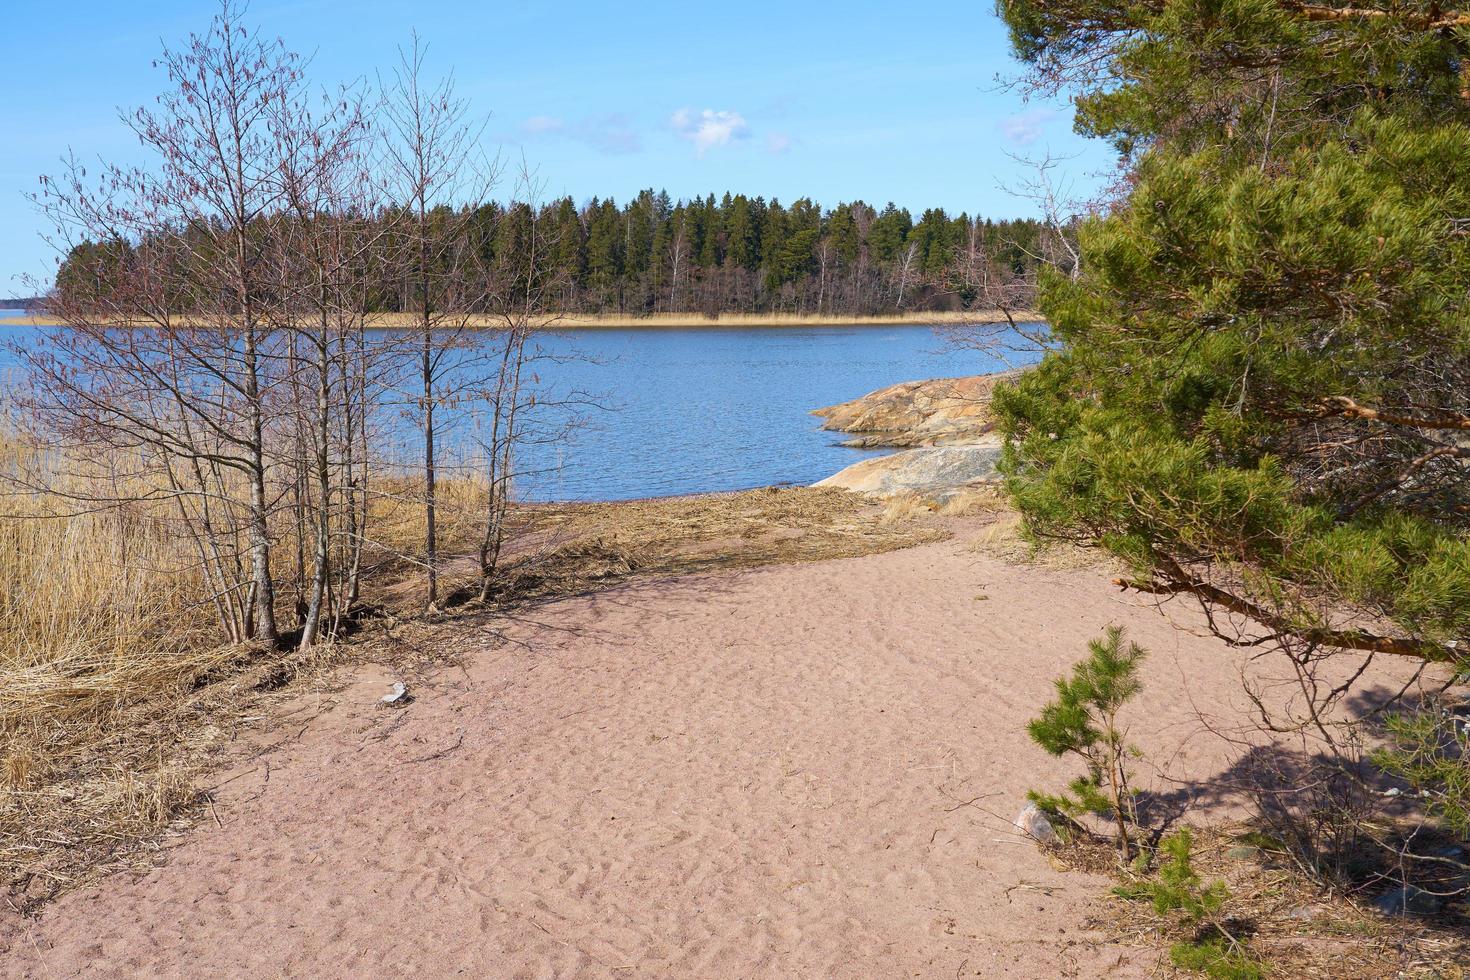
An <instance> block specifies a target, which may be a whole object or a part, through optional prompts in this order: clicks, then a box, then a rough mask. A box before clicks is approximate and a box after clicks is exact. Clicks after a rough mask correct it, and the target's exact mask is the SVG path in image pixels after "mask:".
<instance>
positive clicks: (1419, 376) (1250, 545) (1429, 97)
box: [996, 0, 1470, 665]
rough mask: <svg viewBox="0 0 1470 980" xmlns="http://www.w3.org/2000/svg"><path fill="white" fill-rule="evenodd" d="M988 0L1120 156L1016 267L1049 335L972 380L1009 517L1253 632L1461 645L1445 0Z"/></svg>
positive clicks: (1402, 649) (1454, 70)
mask: <svg viewBox="0 0 1470 980" xmlns="http://www.w3.org/2000/svg"><path fill="white" fill-rule="evenodd" d="M1000 6H1001V11H1002V13H1003V15H1004V16H1005V18H1006V20H1007V21H1008V22H1009V24H1010V26H1011V29H1012V37H1013V41H1014V44H1015V48H1016V50H1017V52H1018V53H1019V54H1020V55H1021V57H1022V58H1023V59H1024V60H1026V61H1027V62H1029V63H1030V64H1031V66H1032V68H1033V76H1032V81H1033V82H1034V83H1035V84H1037V85H1038V86H1040V87H1043V88H1048V87H1049V88H1052V89H1059V88H1068V87H1071V88H1073V89H1075V90H1077V105H1078V126H1079V127H1080V128H1081V129H1082V130H1083V131H1086V132H1090V133H1093V134H1095V135H1098V136H1102V137H1105V138H1107V139H1110V140H1111V141H1113V143H1114V144H1115V145H1116V146H1117V148H1118V149H1119V151H1120V152H1121V153H1123V154H1124V158H1125V161H1126V162H1127V163H1128V165H1129V166H1130V167H1131V173H1130V175H1129V184H1130V186H1131V191H1130V193H1129V195H1128V197H1127V199H1126V201H1124V202H1123V203H1122V204H1121V205H1120V206H1118V207H1117V208H1116V209H1115V210H1114V211H1113V213H1111V214H1110V215H1108V216H1107V217H1105V218H1101V219H1098V220H1094V221H1092V222H1089V223H1088V224H1087V225H1086V226H1085V227H1084V228H1083V229H1082V233H1081V243H1082V248H1083V253H1084V258H1083V272H1082V274H1081V276H1080V278H1078V279H1077V280H1076V281H1075V282H1073V281H1070V280H1068V279H1064V278H1061V277H1058V276H1054V275H1053V276H1050V277H1048V279H1047V281H1046V282H1045V284H1044V288H1043V295H1042V300H1041V305H1042V309H1043V311H1044V312H1045V313H1046V314H1047V315H1048V317H1049V319H1050V322H1051V324H1052V329H1053V330H1054V332H1055V335H1056V337H1057V339H1058V340H1059V342H1060V344H1061V347H1060V349H1059V350H1057V351H1056V352H1054V353H1052V354H1049V355H1048V356H1047V358H1046V359H1045V361H1044V362H1043V364H1042V365H1041V366H1040V368H1039V369H1037V370H1035V371H1033V372H1030V373H1029V374H1028V375H1027V376H1026V377H1025V378H1024V379H1023V380H1021V381H1020V382H1019V383H1018V384H1016V385H1015V386H1013V387H1011V388H1009V389H1007V390H1005V391H1003V392H1001V393H1000V394H998V396H997V399H996V405H997V408H998V410H999V411H1000V413H1001V414H1002V416H1003V420H1004V425H1005V427H1006V430H1007V431H1008V433H1009V435H1010V436H1011V438H1012V440H1013V442H1012V447H1011V449H1010V450H1009V451H1008V454H1007V458H1006V460H1005V462H1004V469H1005V471H1006V472H1007V474H1008V476H1009V486H1010V488H1011V490H1012V491H1013V493H1014V495H1015V498H1016V500H1017V501H1018V503H1019V505H1020V507H1021V509H1022V511H1023V513H1024V514H1025V516H1026V519H1027V521H1028V526H1029V527H1030V528H1031V529H1032V531H1033V532H1035V533H1037V534H1040V535H1056V536H1064V537H1070V538H1076V539H1082V540H1086V541H1092V542H1098V543H1101V544H1102V545H1104V546H1106V547H1108V548H1109V549H1111V550H1113V551H1114V552H1116V553H1117V554H1119V555H1120V556H1122V557H1123V558H1125V559H1126V560H1127V561H1128V562H1130V563H1131V564H1132V566H1133V567H1134V570H1135V579H1134V581H1133V584H1135V585H1138V586H1139V587H1142V588H1145V589H1149V590H1152V591H1155V592H1159V593H1179V592H1185V593H1190V594H1193V595H1195V596H1198V597H1199V598H1200V599H1201V600H1202V601H1204V602H1205V603H1206V604H1207V605H1210V606H1212V607H1215V608H1217V609H1221V608H1223V609H1225V610H1229V611H1230V612H1231V613H1233V614H1235V615H1234V616H1233V617H1225V618H1226V619H1234V620H1235V621H1236V622H1240V621H1242V620H1248V621H1251V622H1253V623H1254V624H1255V627H1256V629H1255V630H1254V632H1253V638H1254V639H1257V640H1272V639H1275V640H1279V641H1281V642H1285V643H1290V644H1293V645H1295V646H1296V648H1298V649H1301V648H1304V647H1313V648H1315V647H1324V648H1357V649H1363V650H1374V651H1381V652H1387V653H1393V654H1403V655H1406V656H1410V657H1414V658H1423V659H1429V660H1446V661H1457V662H1459V663H1461V664H1462V665H1463V664H1464V663H1465V651H1466V650H1467V649H1470V539H1467V529H1470V445H1467V443H1466V440H1465V435H1466V433H1467V432H1470V395H1467V393H1470V306H1467V297H1466V290H1465V283H1466V282H1467V281H1470V237H1467V234H1466V232H1467V230H1470V228H1467V225H1470V221H1467V219H1470V126H1467V121H1470V102H1467V96H1470V92H1467V91H1466V85H1465V82H1466V70H1467V66H1470V16H1467V15H1464V14H1457V13H1450V12H1446V11H1443V10H1442V8H1440V7H1439V6H1438V5H1434V4H1428V3H1414V2H1410V3H1386V2H1385V3H1367V4H1363V5H1358V6H1355V7H1351V8H1349V7H1338V6H1332V5H1317V4H1300V3H1296V2H1293V0H1227V2H1223V3H1209V4H1204V5H1202V6H1200V5H1195V4H1185V5H1183V6H1181V5H1179V4H1173V3H1170V4H1154V3H1150V4H1125V3H1115V2H1105V0H1066V2H1062V3H1054V2H1042V0H1002V3H1001V5H1000ZM1196 6H1199V9H1194V8H1195V7H1196ZM1185 7H1188V8H1190V9H1189V10H1186V9H1185ZM1353 610H1362V611H1364V612H1366V613H1370V614H1371V616H1372V618H1373V619H1374V620H1376V621H1377V623H1374V624H1368V623H1365V621H1364V619H1362V618H1358V617H1354V616H1353V615H1352V612H1353ZM1385 620H1386V621H1389V622H1390V623H1391V624H1393V628H1392V629H1383V628H1382V627H1381V626H1379V625H1377V624H1378V623H1382V622H1383V621H1385ZM1216 621H1217V622H1219V621H1220V620H1218V619H1217V620H1216ZM1370 627H1371V628H1370ZM1231 638H1232V639H1240V637H1239V636H1234V635H1232V637H1231Z"/></svg>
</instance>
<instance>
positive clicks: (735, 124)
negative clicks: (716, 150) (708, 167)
mask: <svg viewBox="0 0 1470 980" xmlns="http://www.w3.org/2000/svg"><path fill="white" fill-rule="evenodd" d="M669 125H670V126H672V127H673V129H674V132H676V133H678V134H679V135H680V136H682V137H683V138H684V139H686V140H689V141H690V142H691V143H693V144H694V151H695V152H696V153H697V154H698V155H699V156H704V155H705V153H706V152H708V151H709V150H710V149H712V148H713V147H716V146H726V145H727V144H729V143H730V142H732V141H733V140H743V139H746V138H747V137H749V136H750V126H749V125H748V124H747V123H746V122H745V117H744V116H742V115H741V114H740V113H738V112H730V111H727V110H723V109H722V110H719V111H716V110H714V109H704V110H701V111H700V112H697V113H696V112H695V111H694V110H693V109H680V110H679V111H677V112H675V113H674V114H673V115H672V116H670V117H669Z"/></svg>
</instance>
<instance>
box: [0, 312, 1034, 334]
mask: <svg viewBox="0 0 1470 980" xmlns="http://www.w3.org/2000/svg"><path fill="white" fill-rule="evenodd" d="M1012 316H1014V317H1015V319H1016V321H1017V322H1025V323H1038V322H1041V321H1042V320H1044V319H1045V318H1044V317H1043V316H1042V315H1041V314H1040V313H1037V312H1035V311H1014V312H1013V313H1012ZM177 319H178V320H179V322H181V323H187V322H189V318H188V317H179V318H177ZM1005 320H1006V316H1005V314H1004V313H1001V312H999V311H998V310H971V311H969V312H956V311H950V310H935V311H932V312H928V313H886V314H885V313H874V314H870V315H868V316H837V315H834V314H825V313H824V314H822V315H820V316H818V315H816V314H799V313H721V314H719V315H718V316H706V315H705V314H703V313H653V314H649V315H648V316H620V315H618V314H615V313H566V314H551V315H548V316H545V317H543V318H542V319H541V321H540V324H539V325H540V326H542V327H544V328H546V329H550V330H597V329H619V328H627V327H639V328H644V329H647V328H660V329H668V330H681V329H689V328H690V327H859V326H892V325H894V324H915V325H921V326H922V325H941V324H966V323H1003V322H1005ZM47 322H48V321H47V320H45V319H43V318H41V317H39V316H12V317H0V326H17V327H19V326H41V325H45V324H46V323H47ZM369 322H370V323H371V325H372V326H374V327H383V328H393V329H399V328H404V327H412V326H416V325H417V324H418V315H417V314H414V313H377V314H374V315H372V316H371V317H369ZM503 323H504V321H503V320H501V319H499V318H496V317H471V318H470V325H471V326H480V327H497V326H501V325H503Z"/></svg>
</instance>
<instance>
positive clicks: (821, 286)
mask: <svg viewBox="0 0 1470 980" xmlns="http://www.w3.org/2000/svg"><path fill="white" fill-rule="evenodd" d="M439 218H440V219H441V220H444V221H445V222H446V223H447V224H453V225H454V226H456V228H457V229H459V230H460V232H461V233H462V234H464V235H465V236H466V237H467V242H466V245H467V247H468V248H470V249H472V250H473V251H474V252H475V253H476V258H477V260H478V261H477V262H476V263H475V265H476V267H478V268H480V269H485V270H489V269H494V268H497V267H498V268H507V267H510V268H522V269H523V268H526V267H527V266H528V263H527V262H526V261H525V259H526V256H525V255H524V254H522V253H524V252H525V251H527V250H528V249H529V248H530V247H532V245H531V243H533V242H537V243H539V247H541V248H543V249H546V248H548V246H549V252H548V254H546V255H545V256H543V257H542V258H541V259H539V260H538V267H539V268H538V275H539V276H541V277H543V279H544V280H545V282H546V284H547V285H548V286H549V287H550V289H549V294H548V296H547V300H548V302H549V304H550V306H552V307H554V308H555V309H556V310H557V311H558V312H565V313H618V314H621V315H641V314H645V313H647V314H651V313H660V312H701V313H706V314H710V315H713V314H717V313H722V312H742V313H745V312H750V313H755V312H801V313H828V314H850V315H863V314H876V313H887V312H894V311H898V310H946V309H949V310H959V309H971V308H983V307H992V306H996V305H1007V306H1010V307H1013V308H1017V309H1021V308H1027V307H1028V306H1029V304H1030V303H1031V300H1032V294H1033V288H1032V286H1033V283H1034V280H1035V274H1036V270H1037V268H1038V266H1039V265H1040V264H1041V262H1042V261H1043V260H1044V259H1045V257H1046V256H1047V255H1048V254H1049V251H1050V245H1049V242H1048V239H1049V237H1051V236H1050V233H1049V231H1048V229H1047V228H1046V227H1045V226H1044V225H1043V223H1042V222H1041V221H1039V220H1037V219H1032V218H1023V219H1003V220H992V219H988V218H978V217H973V218H972V217H971V216H970V215H968V214H960V215H957V216H952V215H950V214H949V213H947V212H946V211H945V210H944V209H943V208H928V209H926V210H924V211H923V213H922V214H921V215H920V216H919V217H918V219H917V220H915V218H914V217H913V215H912V213H911V212H910V211H909V210H908V209H906V208H900V207H897V206H895V205H894V204H892V203H889V204H887V205H885V206H884V207H883V208H881V209H879V208H876V207H874V206H872V205H869V204H867V203H865V202H863V201H854V202H851V203H841V204H838V205H837V206H836V207H833V208H830V209H828V208H823V207H822V206H821V205H820V204H817V203H816V202H814V201H812V200H811V199H810V198H805V197H803V198H799V199H797V200H795V201H793V202H791V203H790V204H782V203H781V202H780V201H779V200H777V199H774V198H772V199H770V200H767V199H765V198H763V197H759V196H756V197H748V196H746V195H744V194H730V193H725V194H724V195H723V196H722V197H719V198H716V197H715V195H714V194H709V195H707V196H705V197H702V198H700V197H695V198H692V199H690V200H687V201H686V200H675V199H673V198H671V197H670V195H669V194H668V193H667V192H666V191H654V190H651V189H650V190H644V191H642V192H640V193H639V194H638V195H636V196H635V197H634V198H633V199H631V200H629V201H627V202H626V203H624V204H622V205H619V204H618V203H617V202H616V201H615V200H614V199H613V198H610V197H608V198H595V197H594V198H592V199H591V200H589V201H588V202H586V203H585V204H583V205H581V206H578V205H577V204H576V203H575V202H574V201H573V199H572V198H570V197H563V198H560V199H557V200H553V201H550V202H548V203H545V204H542V205H539V206H537V205H532V204H528V203H525V202H511V203H498V202H488V203H484V204H481V205H479V206H477V207H474V208H468V209H466V208H460V209H459V210H458V211H455V210H453V209H451V208H449V207H447V206H443V207H441V208H440V210H439ZM451 218H453V219H455V220H453V221H451V220H450V219H451ZM364 220H366V221H367V222H369V223H378V224H381V225H386V226H389V227H391V226H392V225H393V223H394V221H395V211H394V209H392V208H385V209H383V210H382V211H381V212H379V213H378V214H377V215H375V216H374V217H373V218H370V219H364ZM180 233H181V234H184V235H188V234H189V230H188V229H184V230H183V231H182V232H180ZM390 234H391V232H390ZM130 247H131V243H116V242H114V243H100V244H99V243H96V242H92V241H87V242H83V243H80V244H78V245H76V246H74V247H73V248H72V249H71V251H70V253H69V254H68V255H67V256H66V258H65V260H64V261H63V262H62V265H61V267H60V269H59V271H58V273H57V277H56V285H57V288H58V289H59V290H61V291H63V292H65V293H68V294H72V295H85V293H86V291H87V290H88V289H89V288H91V286H90V285H89V284H95V283H97V282H98V281H101V280H105V279H109V278H111V277H110V276H99V275H98V274H97V273H98V269H99V263H101V264H106V263H107V262H108V261H110V260H111V259H114V258H115V257H116V256H117V254H118V253H119V252H126V251H127V250H128V249H129V248H130ZM409 292H410V291H406V290H405V289H403V288H402V284H401V283H399V282H397V281H396V280H395V278H394V277H393V276H392V275H390V274H388V273H387V272H386V270H385V272H384V275H382V276H381V277H380V278H379V279H378V281H377V282H376V284H375V286H374V288H373V290H372V293H371V295H370V298H369V301H368V302H369V309H368V310H367V312H403V311H407V310H409V309H410V308H412V306H413V300H412V297H411V296H410V295H409Z"/></svg>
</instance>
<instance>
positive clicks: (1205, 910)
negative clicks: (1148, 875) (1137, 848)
mask: <svg viewBox="0 0 1470 980" xmlns="http://www.w3.org/2000/svg"><path fill="white" fill-rule="evenodd" d="M1193 851H1194V840H1193V837H1192V836H1191V835H1190V832H1189V829H1188V828H1187V827H1186V828H1184V829H1182V830H1180V831H1179V832H1178V833H1176V834H1174V835H1172V836H1170V837H1167V838H1165V839H1164V840H1163V842H1162V843H1161V844H1160V845H1159V857H1160V859H1161V860H1160V863H1159V867H1158V871H1157V874H1156V875H1155V876H1154V877H1153V878H1152V879H1150V880H1145V881H1142V882H1139V883H1137V884H1133V885H1124V886H1120V887H1118V888H1117V889H1115V892H1116V893H1117V894H1118V895H1120V896H1122V897H1124V898H1128V899H1132V900H1135V901H1147V902H1149V903H1150V904H1151V905H1152V906H1153V910H1154V913H1155V914H1156V915H1158V916H1160V917H1161V918H1169V919H1172V920H1176V921H1178V922H1180V923H1181V924H1182V925H1183V926H1185V927H1186V928H1187V929H1189V930H1190V931H1191V932H1192V937H1191V938H1190V939H1187V940H1184V941H1182V942H1178V943H1175V944H1174V945H1173V946H1172V947H1170V950H1169V958H1170V960H1172V961H1173V963H1174V965H1175V966H1178V967H1180V968H1182V969H1186V970H1197V971H1199V972H1201V973H1204V974H1205V975H1207V976H1210V977H1215V978H1217V980H1257V978H1260V977H1262V976H1264V973H1263V971H1262V968H1261V965H1260V964H1259V963H1258V962H1257V961H1256V959H1255V958H1254V957H1252V956H1251V954H1250V952H1249V951H1248V950H1247V949H1246V947H1245V944H1244V941H1243V940H1242V939H1240V938H1238V937H1236V936H1235V935H1234V934H1233V933H1232V932H1231V931H1230V930H1229V928H1228V927H1227V922H1226V917H1225V910H1226V906H1227V905H1228V903H1229V901H1230V890H1229V889H1228V888H1226V887H1225V883H1224V882H1223V881H1212V882H1210V883H1208V884H1206V883H1205V882H1204V880H1203V879H1202V878H1201V877H1200V875H1199V872H1197V871H1196V870H1195V869H1194V859H1193Z"/></svg>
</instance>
